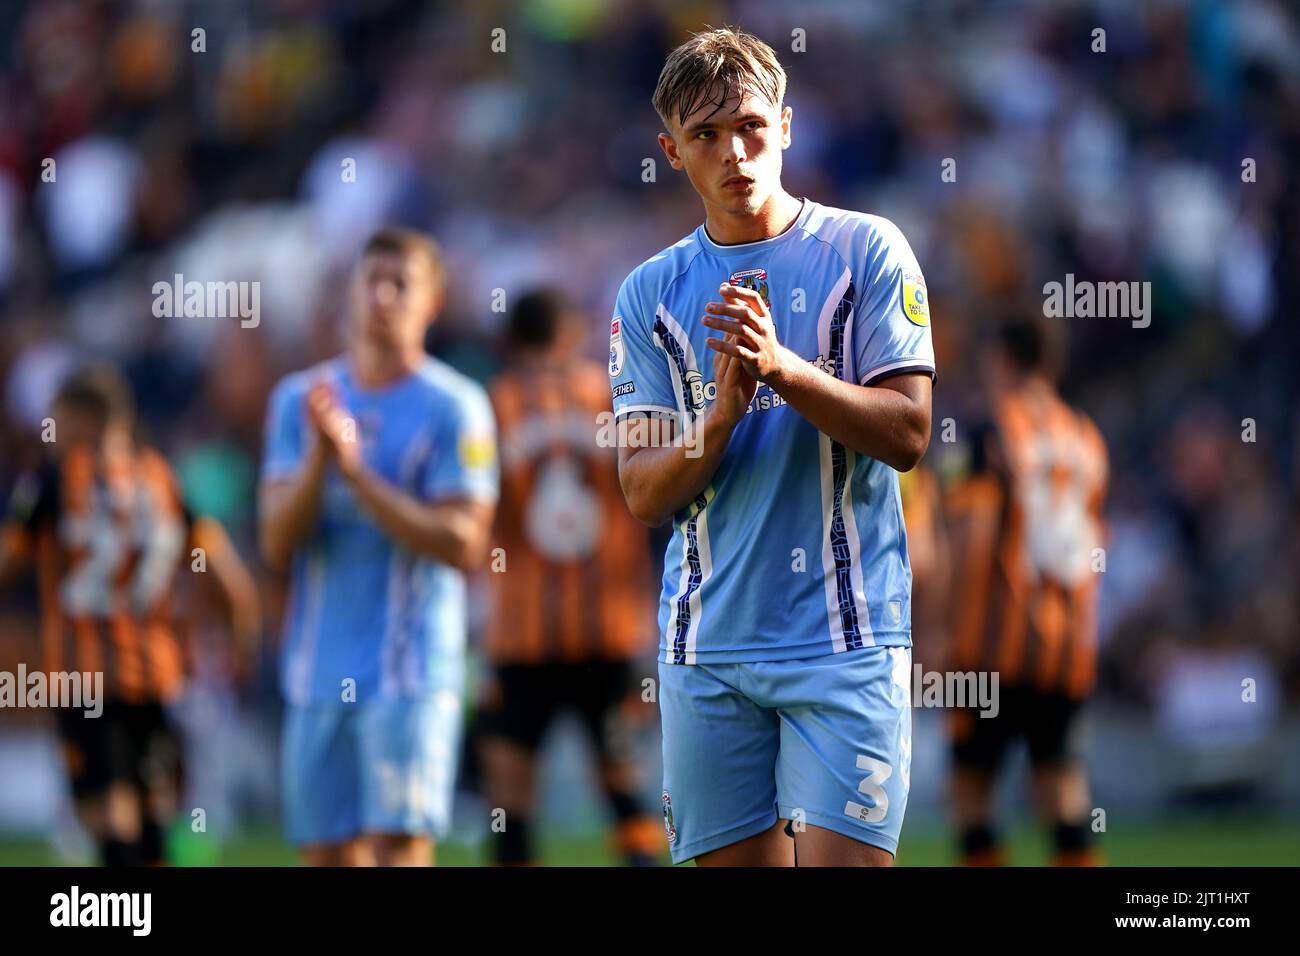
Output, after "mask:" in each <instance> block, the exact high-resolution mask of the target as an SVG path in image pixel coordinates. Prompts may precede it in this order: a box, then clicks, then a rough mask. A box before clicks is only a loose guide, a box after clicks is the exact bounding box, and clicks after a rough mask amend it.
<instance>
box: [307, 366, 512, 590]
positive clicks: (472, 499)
mask: <svg viewBox="0 0 1300 956" xmlns="http://www.w3.org/2000/svg"><path fill="white" fill-rule="evenodd" d="M308 411H309V413H310V415H311V419H312V422H313V423H314V425H315V428H316V433H317V438H318V441H317V445H318V446H320V447H323V448H324V449H325V455H326V458H327V460H328V461H329V463H331V464H333V465H334V466H336V467H337V468H338V470H339V473H340V474H341V475H342V476H343V478H344V479H345V480H346V481H347V482H348V484H349V485H350V486H351V488H352V491H353V493H354V494H355V495H356V496H357V501H358V502H359V503H360V504H361V507H362V508H363V509H365V511H366V512H367V513H368V514H369V515H370V516H371V517H372V518H373V519H374V520H375V522H376V523H377V524H378V525H379V526H380V527H381V528H382V529H383V530H384V531H385V532H386V533H387V534H388V535H389V536H390V537H392V538H393V539H394V540H396V541H398V542H399V543H401V544H402V546H403V547H405V548H407V549H409V550H410V551H413V552H415V553H416V554H420V555H424V556H425V557H428V558H433V559H434V560H436V561H441V562H442V563H443V564H448V565H451V566H452V567H454V568H457V569H459V570H461V571H469V570H471V569H472V568H474V567H476V566H477V565H478V564H479V563H480V562H481V561H482V559H483V556H484V555H485V554H486V553H487V545H488V541H489V539H490V536H491V533H492V517H493V514H494V512H495V511H496V506H495V488H496V476H495V470H494V469H491V468H488V467H487V465H488V464H489V463H490V462H489V461H488V459H490V461H495V447H494V446H493V445H492V444H491V443H492V436H491V435H490V434H481V435H480V434H477V433H475V432H473V431H472V430H471V432H467V433H465V434H460V433H458V434H454V435H451V436H450V438H449V441H448V444H451V443H454V445H453V446H452V447H449V448H447V449H445V452H446V453H445V454H444V455H442V456H441V457H442V458H445V459H447V460H448V461H449V462H454V463H456V465H455V467H454V468H453V470H452V471H451V472H450V473H449V474H448V475H443V476H434V478H433V483H432V484H431V485H430V486H429V487H428V488H426V491H427V492H428V493H429V494H428V495H427V497H428V498H430V499H436V500H424V499H421V498H418V497H416V496H414V495H411V494H408V493H407V492H405V491H403V490H402V489H400V488H398V487H396V486H394V485H391V484H389V483H388V482H387V481H386V480H385V479H384V478H383V477H382V476H381V475H379V474H377V473H376V472H375V471H374V470H372V469H371V468H370V467H369V466H368V465H367V464H366V463H365V459H364V458H362V456H361V446H360V444H359V443H358V442H357V441H356V440H355V436H349V434H348V432H347V431H345V429H344V427H343V426H344V422H345V421H346V420H347V417H348V416H347V414H346V412H345V411H344V409H343V408H342V407H341V406H340V405H339V404H338V401H337V399H336V397H335V396H334V394H333V392H332V391H331V390H329V389H328V388H322V389H313V390H312V395H311V396H309V398H308ZM485 427H486V426H484V428H485ZM467 457H468V458H471V459H474V460H473V461H470V462H468V463H466V462H464V461H461V460H460V459H465V458H467ZM479 458H484V459H485V460H483V461H479V460H477V459H479ZM489 486H490V489H491V493H490V494H489V493H488V489H489Z"/></svg>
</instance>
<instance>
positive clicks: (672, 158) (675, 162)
mask: <svg viewBox="0 0 1300 956" xmlns="http://www.w3.org/2000/svg"><path fill="white" fill-rule="evenodd" d="M659 148H660V149H662V150H663V151H664V155H665V156H667V157H668V165H669V166H671V167H672V168H673V169H681V168H682V158H681V157H680V156H678V155H677V141H676V140H675V139H673V138H672V137H671V136H669V135H668V134H667V133H660V134H659Z"/></svg>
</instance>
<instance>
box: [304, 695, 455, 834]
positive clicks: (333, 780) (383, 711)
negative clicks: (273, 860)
mask: <svg viewBox="0 0 1300 956" xmlns="http://www.w3.org/2000/svg"><path fill="white" fill-rule="evenodd" d="M460 732H461V703H460V698H459V695H458V694H456V693H455V692H454V691H451V690H442V691H434V692H431V693H429V694H428V695H425V696H421V697H407V698H392V699H379V700H374V701H370V702H368V703H356V704H344V703H337V704H336V703H330V704H319V705H308V706H293V705H290V706H289V707H287V708H286V711H285V723H284V739H283V743H282V751H281V777H282V786H283V802H284V815H285V831H286V833H287V835H288V838H289V840H290V842H292V843H294V844H297V845H302V844H311V843H339V842H342V841H345V840H349V839H351V838H353V837H356V836H359V835H360V834H363V833H390V834H411V835H429V836H434V837H440V836H442V835H444V834H445V832H446V830H447V827H448V825H449V824H450V821H451V802H452V795H453V791H454V787H455V781H456V764H457V759H458V757H459V747H460Z"/></svg>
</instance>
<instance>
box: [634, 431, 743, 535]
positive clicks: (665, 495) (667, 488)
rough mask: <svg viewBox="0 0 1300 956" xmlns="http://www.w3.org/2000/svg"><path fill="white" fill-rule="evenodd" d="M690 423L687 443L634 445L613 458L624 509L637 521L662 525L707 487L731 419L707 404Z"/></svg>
mask: <svg viewBox="0 0 1300 956" xmlns="http://www.w3.org/2000/svg"><path fill="white" fill-rule="evenodd" d="M694 427H695V431H694V434H693V435H691V436H690V439H691V440H690V441H689V442H686V441H682V442H680V443H678V444H675V445H669V446H664V447H658V448H655V447H646V448H639V449H636V450H635V451H633V452H632V453H631V454H628V455H626V456H625V457H624V458H623V459H622V460H621V461H620V462H619V469H618V477H619V483H620V484H621V485H622V487H623V496H624V497H625V498H626V499H627V506H628V510H629V511H631V512H632V516H633V517H634V518H636V519H637V520H638V521H640V522H641V523H642V524H646V525H649V526H650V527H652V528H653V527H657V526H659V525H661V524H663V523H664V522H665V521H667V520H668V519H669V518H671V517H672V516H673V514H675V513H676V512H677V511H680V510H681V509H682V508H685V507H686V506H687V505H689V504H690V503H691V501H692V500H694V498H695V497H696V496H697V495H698V494H699V493H700V492H701V491H703V490H704V489H705V488H706V487H707V486H708V484H709V482H710V481H711V480H712V479H713V474H714V472H716V471H717V470H718V463H719V462H721V461H722V455H723V453H724V452H725V451H726V450H727V443H728V442H729V441H730V440H731V433H732V431H734V430H735V427H736V422H734V421H730V420H728V419H727V418H726V417H725V416H724V415H722V414H721V413H720V412H718V410H717V406H710V408H709V409H708V411H706V412H705V413H704V414H703V415H701V416H700V417H699V418H697V419H696V420H695V426H694ZM622 434H626V431H624V432H623V433H622ZM624 447H626V446H624Z"/></svg>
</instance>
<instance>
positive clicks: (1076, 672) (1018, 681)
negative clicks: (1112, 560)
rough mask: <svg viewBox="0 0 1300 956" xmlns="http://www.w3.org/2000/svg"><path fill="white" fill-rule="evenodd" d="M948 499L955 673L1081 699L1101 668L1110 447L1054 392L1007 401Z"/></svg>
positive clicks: (1037, 389) (1026, 393) (1022, 393)
mask: <svg viewBox="0 0 1300 956" xmlns="http://www.w3.org/2000/svg"><path fill="white" fill-rule="evenodd" d="M974 445H975V451H974V456H973V462H972V468H971V470H970V472H969V474H967V475H966V476H965V477H964V478H962V479H961V480H959V481H958V482H956V483H955V484H954V485H953V487H952V488H951V489H950V491H949V494H948V497H947V501H946V510H947V512H948V515H949V517H950V519H951V521H952V524H953V529H954V539H955V541H957V542H959V544H958V546H957V553H956V555H955V558H956V569H955V571H956V576H955V579H954V593H953V596H952V598H953V599H952V607H953V609H954V611H955V614H956V619H955V621H954V627H953V631H954V633H953V644H954V655H953V665H954V666H955V667H956V668H957V669H960V670H989V671H997V672H998V674H999V681H1000V683H1001V685H1002V686H1004V687H1007V686H1031V687H1037V688H1038V689H1040V690H1043V691H1047V692H1053V693H1061V694H1064V695H1066V696H1068V697H1071V698H1075V699H1079V698H1082V697H1084V696H1086V695H1087V694H1088V693H1089V691H1090V690H1091V688H1092V686H1093V682H1094V678H1095V672H1096V659H1097V591H1098V586H1099V581H1100V573H1099V571H1100V569H1101V567H1102V565H1101V564H1100V560H1101V557H1100V551H1099V549H1100V548H1101V547H1102V543H1103V542H1102V534H1103V531H1102V517H1101V507H1102V501H1103V499H1104V496H1105V491H1106V483H1107V468H1108V465H1107V456H1106V446H1105V444H1104V442H1103V440H1102V437H1101V434H1100V433H1099V432H1098V431H1097V428H1096V426H1095V425H1093V423H1092V421H1091V420H1090V419H1089V418H1088V417H1087V416H1086V415H1084V414H1082V413H1081V412H1079V411H1076V410H1074V409H1072V408H1070V407H1069V406H1068V405H1066V404H1065V403H1064V402H1063V401H1062V400H1061V399H1060V398H1059V397H1058V396H1057V395H1056V394H1055V393H1053V392H1052V391H1051V390H1050V389H1049V388H1047V387H1046V386H1041V385H1039V386H1031V387H1026V388H1023V389H1019V390H1016V391H1013V392H1011V393H1009V394H1007V395H1005V396H1004V397H1003V398H1002V399H1001V400H1000V401H999V402H998V403H997V405H996V407H995V408H994V410H993V416H992V421H991V422H990V424H989V425H988V426H987V427H985V428H983V429H981V430H979V432H978V434H977V436H976V440H975V442H974Z"/></svg>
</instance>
